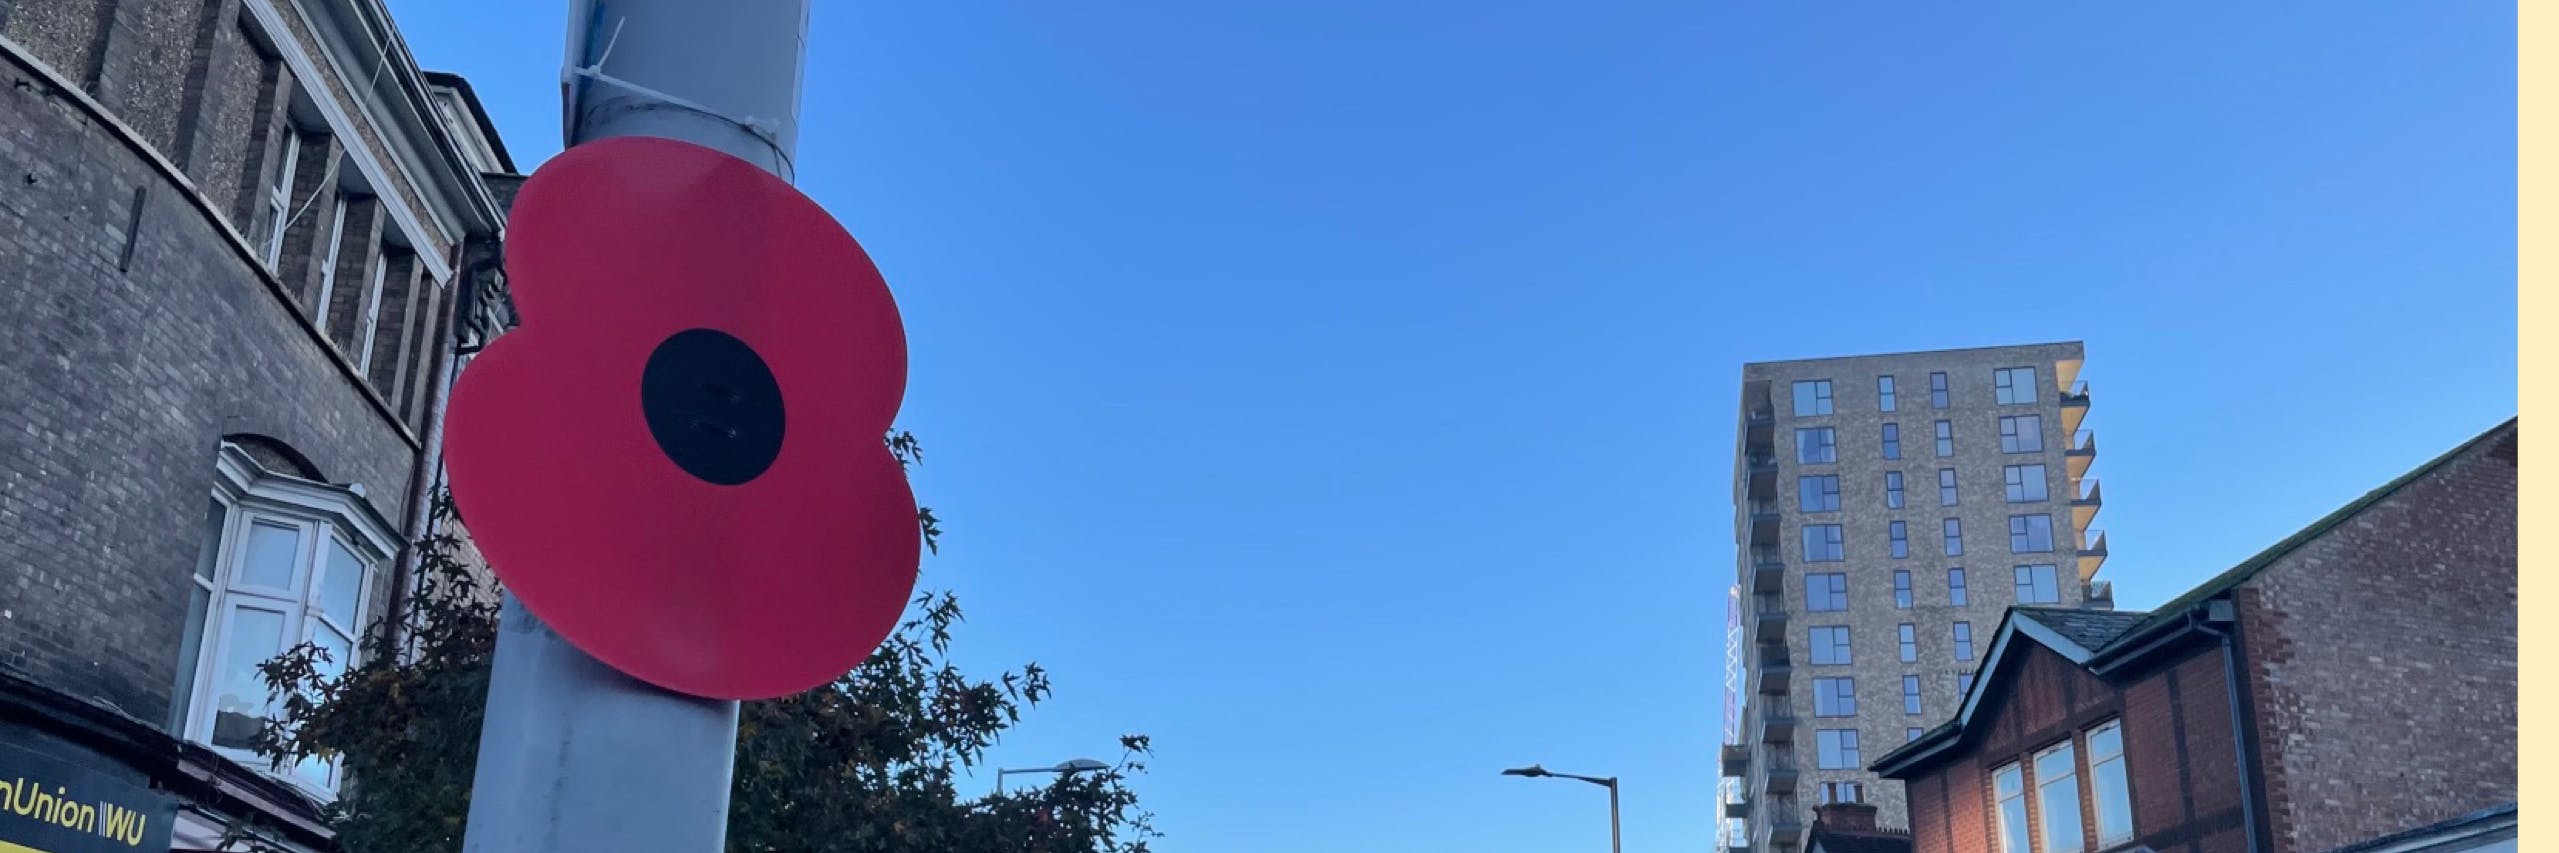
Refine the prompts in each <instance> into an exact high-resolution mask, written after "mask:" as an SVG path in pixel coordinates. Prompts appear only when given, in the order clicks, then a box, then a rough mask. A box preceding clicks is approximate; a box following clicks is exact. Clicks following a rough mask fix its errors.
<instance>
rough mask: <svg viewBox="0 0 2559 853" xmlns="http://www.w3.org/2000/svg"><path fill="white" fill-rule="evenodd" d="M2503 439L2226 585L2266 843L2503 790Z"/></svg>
mask: <svg viewBox="0 0 2559 853" xmlns="http://www.w3.org/2000/svg"><path fill="white" fill-rule="evenodd" d="M2518 441H2519V440H2518V438H2517V437H2516V435H2515V434H2514V433H2513V432H2507V433H2506V434H2504V435H2502V436H2499V437H2495V438H2492V439H2490V440H2488V441H2485V442H2482V443H2481V444H2479V445H2477V446H2473V447H2471V448H2469V449H2468V450H2466V451H2464V452H2463V453H2462V455H2461V456H2459V457H2457V458H2455V459H2452V460H2449V461H2447V462H2445V463H2444V464H2443V465H2442V466H2440V467H2437V468H2436V469H2434V470H2433V471H2430V472H2428V473H2427V474H2425V475H2424V476H2422V477H2420V478H2419V479H2418V480H2416V481H2414V482H2411V483H2408V484H2407V485H2405V486H2403V487H2401V489H2400V490H2399V491H2397V492H2395V493H2393V494H2392V495H2390V496H2389V497H2387V498H2384V499H2383V500H2381V501H2380V502H2379V503H2376V504H2374V505H2373V506H2370V507H2367V508H2366V509H2364V510H2363V511H2362V512H2360V513H2358V514H2357V515H2356V516H2355V517H2353V518H2351V519H2348V520H2346V521H2345V522H2344V523H2342V524H2340V525H2339V526H2338V527H2337V528H2335V529H2333V530H2331V531H2329V532H2328V533H2327V534H2326V535H2324V536H2322V537H2320V538H2318V539H2317V540H2314V541H2312V542H2310V543H2307V544H2305V545H2303V546H2302V547H2300V548H2298V549H2295V550H2294V551H2293V552H2292V553H2290V554H2287V555H2285V556H2284V557H2283V558H2281V559H2280V560H2278V561H2277V562H2276V563H2274V564H2273V565H2271V566H2269V567H2267V568H2266V569H2265V570H2264V571H2263V572H2261V573H2259V574H2258V576H2257V577H2256V578H2254V579H2252V580H2251V581H2250V582H2249V583H2248V584H2246V585H2245V586H2243V587H2242V588H2241V589H2240V591H2239V594H2238V596H2237V602H2238V605H2239V614H2240V629H2241V636H2242V638H2243V642H2244V647H2245V649H2246V651H2247V654H2248V680H2249V690H2250V696H2251V697H2252V701H2253V703H2254V705H2255V711H2256V715H2257V718H2258V719H2259V720H2260V724H2259V731H2260V732H2261V733H2262V735H2261V740H2260V741H2259V743H2258V744H2257V746H2258V754H2259V756H2260V761H2261V763H2262V766H2263V767H2264V768H2265V773H2266V782H2267V787H2268V792H2267V799H2268V804H2267V805H2268V809H2269V812H2270V816H2271V820H2272V824H2273V826H2272V829H2273V836H2274V840H2275V848H2274V849H2275V851H2276V853H2295V851H2298V852H2299V853H2316V851H2321V850H2327V849H2330V848H2333V847H2337V846H2341V845H2345V844H2350V843H2354V842H2357V841H2362V840H2364V839H2367V838H2371V837H2373V836H2376V835H2381V834H2385V833H2390V832H2396V831H2399V830H2403V829H2408V828H2412V827H2417V826H2422V825H2425V824H2429V823H2433V822H2436V821H2440V820H2443V819H2446V818H2450V817H2453V816H2456V815H2460V814H2463V813H2467V812H2470V811H2474V810H2477V809H2481V808H2486V807H2489V806H2493V805H2499V804H2503V803H2507V802H2512V801H2514V800H2515V752H2514V737H2515V674H2516V673H2515V566H2516V550H2515V454H2516V452H2517V444H2518Z"/></svg>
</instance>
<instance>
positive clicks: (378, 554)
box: [180, 442, 398, 798]
mask: <svg viewBox="0 0 2559 853" xmlns="http://www.w3.org/2000/svg"><path fill="white" fill-rule="evenodd" d="M214 467H215V472H216V476H215V478H214V488H213V490H212V497H213V500H214V501H215V502H217V503H220V504H222V505H223V507H224V508H225V510H226V511H225V512H224V514H223V521H222V525H221V530H220V537H221V539H220V544H219V545H218V546H217V547H216V553H217V554H218V555H219V556H218V557H217V558H216V562H215V572H214V578H213V579H212V580H211V581H210V582H207V581H204V580H203V579H201V578H197V579H195V580H194V582H195V583H196V584H197V588H198V589H202V590H205V591H206V592H208V593H210V599H209V601H208V603H207V606H206V614H205V618H204V634H203V641H202V642H201V643H200V644H199V648H198V652H197V658H196V661H195V679H194V683H193V684H192V685H191V686H190V688H189V690H188V693H187V696H186V697H184V701H186V702H187V713H186V718H185V721H184V726H183V729H182V730H181V732H180V735H181V736H182V737H184V738H186V739H187V740H190V741H194V742H196V743H200V744H204V745H205V746H206V747H207V748H210V749H212V750H214V751H215V752H217V753H219V754H221V755H223V756H225V757H228V758H231V759H232V760H235V761H238V762H240V763H241V764H244V765H247V766H249V767H252V768H256V769H258V770H259V771H260V772H264V773H268V774H269V775H271V776H274V777H276V778H278V779H280V780H282V781H285V782H287V783H290V784H293V785H295V786H297V787H300V788H302V789H304V790H306V791H309V792H311V793H313V794H315V795H318V796H321V797H323V798H328V797H333V796H334V795H335V791H336V788H337V785H338V783H339V782H340V781H341V777H342V770H341V768H339V767H338V766H336V763H335V762H305V763H304V764H303V765H301V766H297V767H290V768H282V769H278V768H274V767H272V766H271V765H270V764H269V763H268V762H267V761H266V760H265V759H264V758H261V757H259V756H258V755H256V754H255V753H253V752H251V751H249V750H243V749H237V748H232V747H224V746H215V745H214V744H213V726H214V722H215V718H216V716H217V715H218V711H219V708H218V706H217V701H216V700H217V699H218V696H219V691H220V690H221V682H222V676H223V673H222V671H221V670H222V662H223V661H224V660H226V659H227V658H228V655H229V652H230V649H229V648H228V647H229V644H230V628H231V623H232V619H233V616H234V614H235V613H236V612H237V611H240V610H256V611H260V612H267V613H277V614H280V615H282V616H283V617H284V622H285V629H286V633H285V636H284V637H283V638H282V642H283V643H284V645H285V646H286V647H290V646H292V645H295V644H298V643H302V642H307V641H310V640H311V638H312V637H313V636H315V632H317V631H321V630H328V631H332V632H334V633H336V634H338V635H340V636H341V637H342V638H343V639H344V640H345V641H346V644H347V648H348V650H349V651H350V652H351V653H350V654H349V655H348V658H349V660H345V661H336V662H333V665H335V666H338V667H351V666H353V665H354V663H355V661H354V658H355V657H356V656H357V655H360V654H362V650H363V642H364V631H365V629H366V628H367V627H368V624H367V618H368V616H369V615H370V613H369V611H370V610H371V608H372V607H373V606H374V602H373V601H372V597H373V595H372V594H373V586H374V583H375V582H376V581H377V580H378V579H379V576H378V575H377V574H376V573H377V572H380V571H384V570H386V568H387V567H388V566H389V565H390V561H391V556H392V555H393V554H395V553H397V551H398V549H397V547H396V546H395V545H394V543H395V542H396V541H397V540H396V536H397V534H396V533H395V532H394V528H393V527H392V526H391V523H390V522H389V521H387V520H385V519H383V518H382V516H381V515H380V514H378V513H376V512H375V511H374V510H373V508H372V506H371V505H370V504H368V503H366V502H365V500H364V499H363V498H362V497H359V496H357V495H356V494H355V493H354V492H352V491H350V490H348V489H345V488H342V487H338V486H333V485H329V484H326V483H318V482H313V481H310V480H305V479H301V478H299V477H294V476H290V475H286V474H280V473H276V472H272V471H268V470H266V469H265V468H264V467H262V466H260V465H259V464H258V463H257V460H255V459H254V458H251V457H250V456H249V454H248V453H247V452H246V451H244V450H242V449H241V448H240V447H239V446H238V445H234V444H230V443H227V442H226V443H224V444H223V445H222V447H221V449H220V451H219V452H218V453H217V454H216V457H215V466H214ZM260 522H268V523H277V524H282V525H285V526H290V527H293V528H294V529H295V530H296V531H297V533H298V534H299V536H300V539H299V544H298V545H297V546H296V547H297V550H298V553H297V554H296V555H295V563H294V569H293V571H294V581H293V583H292V585H290V586H288V587H284V588H275V587H262V586H257V585H252V584H248V583H246V582H244V581H241V580H240V579H239V577H238V575H239V572H240V570H241V557H242V554H241V551H242V549H243V548H244V547H245V546H246V539H247V537H246V535H245V533H246V531H247V530H248V528H249V525H251V524H256V523H260ZM331 543H337V544H341V545H344V546H346V547H347V549H348V550H349V551H350V552H352V553H353V554H354V555H355V556H356V558H357V560H358V561H359V563H360V565H361V566H362V567H363V572H364V577H363V578H362V579H360V580H359V581H358V582H357V584H356V603H355V613H354V616H353V617H352V619H350V620H346V621H345V622H344V623H342V622H341V621H340V620H338V619H336V618H334V617H332V616H331V615H329V614H328V613H326V612H325V611H324V610H322V608H321V606H320V605H321V602H320V596H321V594H322V593H323V591H324V590H325V589H326V588H327V585H326V582H325V581H326V578H325V573H326V572H327V571H328V557H329V554H328V548H329V546H330V544H331ZM190 577H191V578H192V577H194V576H193V575H192V574H191V575H190ZM306 774H316V778H315V777H314V776H313V775H306Z"/></svg>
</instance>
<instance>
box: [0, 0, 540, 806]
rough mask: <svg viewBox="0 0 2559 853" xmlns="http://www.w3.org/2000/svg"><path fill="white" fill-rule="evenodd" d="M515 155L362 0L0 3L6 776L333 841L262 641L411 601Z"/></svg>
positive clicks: (359, 631)
mask: <svg viewBox="0 0 2559 853" xmlns="http://www.w3.org/2000/svg"><path fill="white" fill-rule="evenodd" d="M514 171H515V167H514V164H513V163H512V162H510V161H509V160H508V157H507V154H506V150H505V148H504V146H503V145H502V144H501V143H500V141H499V140H498V138H497V135H496V134H495V132H494V131H493V130H492V129H491V128H490V126H489V123H488V120H487V118H486V116H485V115H484V114H483V113H482V112H481V110H480V108H479V105H478V102H477V100H476V99H475V98H474V97H473V96H472V95H471V93H470V90H469V87H468V85H467V84H464V83H463V82H462V81H461V80H460V79H459V78H454V77H450V76H444V75H430V74H426V73H423V72H421V71H420V70H419V69H418V68H417V66H416V64H415V62H414V61H413V60H412V58H411V57H410V56H409V54H408V49H407V47H406V46H405V44H403V42H402V41H401V39H400V36H399V33H398V32H397V30H396V29H394V28H393V26H392V23H391V20H390V17H389V15H388V13H387V11H386V10H385V8H384V7H383V5H382V3H381V0H307V2H282V0H0V338H5V339H6V340H8V341H9V342H10V345H9V346H7V347H0V782H9V783H11V784H14V785H15V786H16V787H19V788H24V787H26V786H28V785H31V784H32V785H34V786H36V787H39V788H43V789H45V791H44V792H47V793H53V794H57V795H60V796H58V797H56V798H55V799H60V797H64V796H67V797H69V798H72V799H76V800H80V801H82V802H92V803H106V804H111V805H114V806H115V807H116V808H114V809H112V810H110V811H111V815H112V814H123V813H124V812H125V811H126V810H128V809H132V810H138V812H139V814H140V815H141V817H142V821H141V827H140V828H141V831H140V832H138V833H134V838H135V840H134V841H133V842H132V843H130V844H126V845H123V846H120V847H118V848H116V849H135V848H143V849H151V848H156V849H164V850H165V849H172V848H173V847H174V849H178V850H197V849H209V848H210V847H211V846H212V841H213V839H214V838H215V837H216V836H217V835H218V834H219V833H221V832H222V831H223V829H224V828H225V827H226V826H229V825H232V824H234V823H238V822H241V821H243V820H244V819H246V820H253V821H254V822H255V823H257V824H259V825H262V826H265V827H268V828H269V831H271V832H274V833H276V834H277V835H278V837H279V839H280V840H283V841H286V842H288V843H289V844H291V845H293V846H296V847H302V848H325V847H326V846H328V843H329V838H328V833H327V831H326V829H325V828H324V827H323V826H322V825H321V824H320V823H319V822H318V821H317V820H316V811H315V809H314V805H315V803H317V802H319V801H322V800H325V799H326V798H327V797H328V796H330V794H331V792H332V791H333V790H334V786H335V785H336V784H337V781H338V779H337V776H338V774H337V772H336V769H335V768H333V767H330V766H327V765H325V764H320V763H313V764H308V765H305V766H299V767H291V768H282V769H276V768H270V767H267V766H265V765H264V763H263V762H260V761H257V760H256V759H254V757H253V756H252V755H251V754H250V753H249V751H248V750H247V749H245V746H246V735H247V733H249V732H252V731H254V730H255V729H256V728H257V725H258V723H259V721H260V720H261V719H262V718H263V717H264V715H265V714H266V713H267V707H268V706H267V701H268V700H267V697H266V696H265V691H264V689H263V686H262V684H261V683H260V682H259V681H258V679H257V675H256V673H255V671H254V667H255V665H256V664H257V663H258V662H259V661H261V660H264V659H266V658H268V657H271V656H273V655H274V654H275V653H276V652H278V651H280V650H281V649H282V648H284V647H286V646H289V645H292V644H295V643H299V642H304V641H309V642H312V643H315V644H318V645H320V646H322V647H323V648H328V649H331V650H333V651H338V652H352V650H354V649H355V648H356V647H357V646H358V644H359V643H360V642H361V638H362V637H363V635H364V632H366V631H367V630H370V629H371V628H372V627H373V626H376V625H379V624H383V623H384V617H385V616H386V615H388V614H391V613H393V612H395V611H396V609H397V608H398V606H399V601H400V600H401V597H402V595H403V594H404V592H405V589H406V585H407V581H408V578H407V576H406V574H405V573H404V572H403V571H401V568H402V567H403V566H404V565H406V563H405V562H404V557H405V556H406V555H405V553H404V547H403V543H407V542H410V541H413V540H414V539H416V538H417V536H418V535H419V534H420V533H421V532H422V531H423V530H424V527H425V525H426V524H428V513H427V501H426V500H425V497H424V496H425V495H426V494H428V489H429V487H430V486H431V485H432V484H433V481H434V480H435V479H436V477H437V476H439V472H440V470H441V469H440V467H439V466H438V464H437V461H438V459H439V456H440V455H439V453H438V448H439V438H438V434H437V430H436V424H437V423H438V419H439V415H440V411H441V406H442V403H443V399H444V392H445V390H446V389H447V388H448V387H449V384H450V378H451V376H452V375H453V374H454V371H455V359H456V355H455V350H456V348H455V346H454V341H455V339H456V338H457V336H459V335H462V334H463V333H466V332H472V330H474V329H476V328H478V327H480V326H483V325H485V323H486V322H487V318H488V317H490V316H492V315H493V314H494V313H495V312H497V311H499V310H500V309H501V307H502V300H501V299H499V298H492V297H490V296H489V294H493V293H496V292H498V291H497V287H498V285H497V283H496V279H497V277H498V276H497V273H496V271H495V266H494V264H495V260H496V258H497V251H498V241H499V236H500V234H501V232H502V226H503V216H504V209H503V206H502V204H501V198H502V197H503V194H504V193H505V191H506V190H507V188H508V185H509V182H510V181H511V180H513V179H512V178H511V177H509V175H510V174H511V173H513V172H514ZM474 294H478V295H479V298H475V297H474ZM466 312H467V313H466ZM344 657H345V655H344V654H341V656H340V659H341V660H343V659H344ZM12 780H14V781H12ZM0 787H5V786H0ZM17 793H18V794H20V795H21V796H23V797H32V795H33V794H34V793H37V792H33V791H18V792H17ZM56 811H57V814H55V815H54V816H55V817H60V818H63V819H64V820H68V821H69V823H63V822H62V821H53V822H51V823H48V822H46V821H44V820H36V819H32V818H29V817H28V816H27V815H26V813H25V812H23V811H13V810H0V842H7V843H0V849H14V848H10V846H9V845H10V844H24V845H28V846H33V847H38V848H42V849H55V850H86V849H92V848H90V847H84V846H76V845H78V844H81V843H86V842H87V841H94V839H95V837H96V836H99V835H112V833H111V831H110V830H111V829H112V830H114V831H125V832H130V831H132V830H133V829H134V827H133V826H132V824H131V822H130V821H129V820H128V821H127V822H126V823H125V825H123V826H120V827H109V826H107V825H106V824H100V823H95V821H96V815H95V814H92V813H85V812H80V811H79V810H78V809H71V810H69V811H68V812H63V811H62V810H60V809H57V810H56ZM66 815H67V816H66ZM112 822H113V821H109V823H112ZM93 824H94V825H93ZM64 831H68V832H73V833H74V834H75V835H81V837H79V838H65V837H55V836H49V835H47V834H48V833H59V832H64ZM83 833H85V834H83ZM84 839H85V840H84Z"/></svg>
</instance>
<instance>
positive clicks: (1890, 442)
mask: <svg viewBox="0 0 2559 853" xmlns="http://www.w3.org/2000/svg"><path fill="white" fill-rule="evenodd" d="M1884 458H1886V459H1900V458H1901V424H1885V425H1884Z"/></svg>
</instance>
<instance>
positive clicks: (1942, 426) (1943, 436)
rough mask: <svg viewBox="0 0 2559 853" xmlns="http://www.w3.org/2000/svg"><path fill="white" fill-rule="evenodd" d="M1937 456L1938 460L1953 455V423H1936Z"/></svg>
mask: <svg viewBox="0 0 2559 853" xmlns="http://www.w3.org/2000/svg"><path fill="white" fill-rule="evenodd" d="M1937 455H1938V456H1939V457H1940V458H1943V457H1947V456H1953V455H1955V422H1954V421H1938V422H1937Z"/></svg>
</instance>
